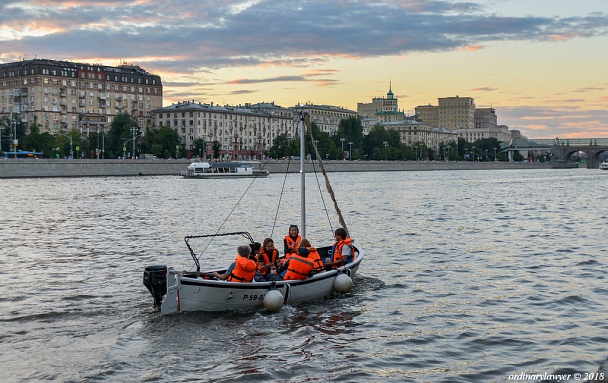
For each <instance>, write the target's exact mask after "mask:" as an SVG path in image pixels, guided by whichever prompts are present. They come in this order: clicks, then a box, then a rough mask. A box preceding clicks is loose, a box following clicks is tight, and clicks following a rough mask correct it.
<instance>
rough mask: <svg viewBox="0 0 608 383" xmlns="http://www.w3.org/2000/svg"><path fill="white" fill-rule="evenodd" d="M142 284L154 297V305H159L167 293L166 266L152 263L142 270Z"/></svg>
mask: <svg viewBox="0 0 608 383" xmlns="http://www.w3.org/2000/svg"><path fill="white" fill-rule="evenodd" d="M144 286H146V287H147V288H148V291H150V294H152V297H153V298H154V307H159V308H160V304H161V303H162V301H163V296H164V295H165V294H166V293H167V266H165V265H152V266H147V267H146V268H145V270H144Z"/></svg>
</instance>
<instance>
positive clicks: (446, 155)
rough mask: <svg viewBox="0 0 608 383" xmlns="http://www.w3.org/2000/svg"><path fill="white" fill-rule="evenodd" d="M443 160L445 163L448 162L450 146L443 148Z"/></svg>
mask: <svg viewBox="0 0 608 383" xmlns="http://www.w3.org/2000/svg"><path fill="white" fill-rule="evenodd" d="M445 160H446V162H449V161H450V145H448V146H446V147H445Z"/></svg>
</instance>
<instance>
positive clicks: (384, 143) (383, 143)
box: [382, 141, 388, 160]
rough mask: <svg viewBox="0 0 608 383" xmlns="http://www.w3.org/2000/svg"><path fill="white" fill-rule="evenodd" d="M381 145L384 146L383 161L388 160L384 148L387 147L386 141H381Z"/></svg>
mask: <svg viewBox="0 0 608 383" xmlns="http://www.w3.org/2000/svg"><path fill="white" fill-rule="evenodd" d="M382 145H384V159H385V160H388V156H387V155H386V147H387V146H388V141H383V142H382Z"/></svg>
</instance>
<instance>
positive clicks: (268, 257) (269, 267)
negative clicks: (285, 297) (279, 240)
mask: <svg viewBox="0 0 608 383" xmlns="http://www.w3.org/2000/svg"><path fill="white" fill-rule="evenodd" d="M278 262H279V251H278V250H277V249H275V247H274V241H273V240H272V238H266V239H265V240H264V243H263V245H262V248H261V249H260V252H259V255H258V272H259V273H261V274H262V275H263V276H264V279H265V280H267V281H271V280H274V279H276V270H277V268H278V266H279V264H278ZM273 272H274V274H273Z"/></svg>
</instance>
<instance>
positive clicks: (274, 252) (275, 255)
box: [258, 248, 279, 275]
mask: <svg viewBox="0 0 608 383" xmlns="http://www.w3.org/2000/svg"><path fill="white" fill-rule="evenodd" d="M260 255H261V256H262V257H263V258H264V265H267V264H269V263H272V264H273V265H276V262H277V258H278V257H279V251H278V250H277V249H273V250H272V259H271V258H270V257H268V255H267V254H266V249H264V248H262V249H260ZM261 266H263V265H262V264H261V263H258V271H259V272H260V273H262V274H263V275H266V274H268V272H270V269H269V268H266V269H264V270H260V268H261Z"/></svg>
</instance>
